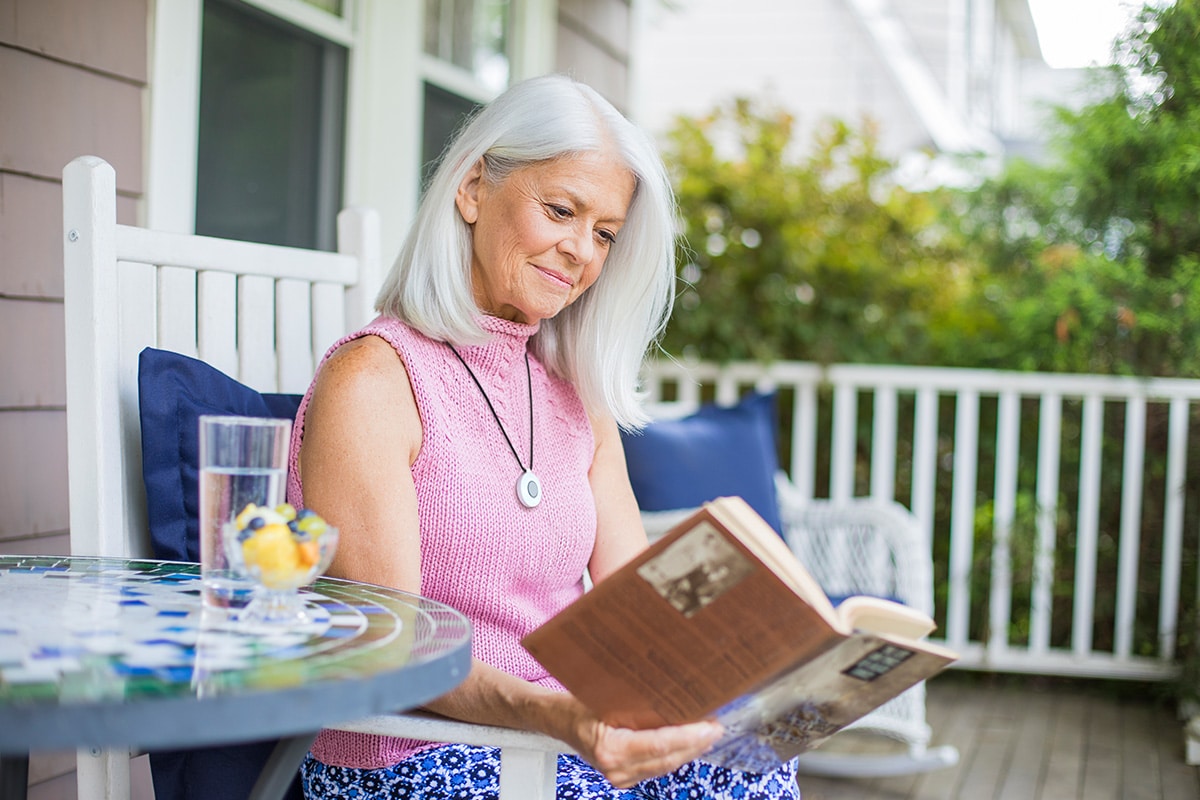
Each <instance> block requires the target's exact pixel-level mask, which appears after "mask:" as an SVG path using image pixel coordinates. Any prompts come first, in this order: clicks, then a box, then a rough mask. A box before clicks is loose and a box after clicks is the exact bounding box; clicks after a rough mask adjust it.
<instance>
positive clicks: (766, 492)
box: [622, 393, 783, 531]
mask: <svg viewBox="0 0 1200 800" xmlns="http://www.w3.org/2000/svg"><path fill="white" fill-rule="evenodd" d="M622 440H623V442H624V445H625V458H626V461H627V462H628V464H629V479H630V481H631V482H632V483H633V493H634V495H636V497H637V501H638V507H639V508H641V509H642V510H643V511H669V510H672V509H679V508H695V507H696V506H699V505H700V504H701V503H704V502H707V501H709V500H712V499H714V498H717V497H723V496H728V495H738V496H740V497H741V498H742V499H744V500H745V501H746V502H747V503H749V504H750V506H751V507H753V508H754V510H755V511H757V512H758V513H759V514H760V515H761V516H762V518H763V519H765V520H766V521H767V522H768V523H770V525H771V527H773V528H774V529H775V530H776V531H782V530H783V523H782V522H781V521H780V517H779V505H778V500H777V497H776V493H775V473H776V472H777V471H778V469H779V457H778V454H777V452H776V449H775V395H774V393H770V394H762V393H751V394H748V395H746V396H745V397H743V398H742V399H741V400H740V401H739V402H738V403H737V404H736V405H733V406H724V407H722V406H717V405H705V406H702V407H701V408H700V410H698V411H697V412H696V413H695V414H693V415H691V416H689V417H684V418H682V419H669V420H658V421H655V422H652V423H650V424H649V425H647V426H646V427H645V428H644V429H642V430H641V431H640V432H638V433H626V434H623V435H622Z"/></svg>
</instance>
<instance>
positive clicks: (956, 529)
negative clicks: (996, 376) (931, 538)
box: [946, 389, 979, 647]
mask: <svg viewBox="0 0 1200 800" xmlns="http://www.w3.org/2000/svg"><path fill="white" fill-rule="evenodd" d="M978 459H979V392H977V391H976V390H974V389H963V390H961V391H960V392H959V393H958V396H957V398H955V413H954V483H953V488H952V490H951V500H950V505H951V508H950V601H949V606H948V607H947V609H946V639H947V640H948V641H949V642H950V645H951V647H955V646H957V647H962V646H964V645H965V644H966V643H967V641H968V640H969V639H970V631H969V623H970V619H971V573H972V571H973V570H972V563H973V561H974V555H975V480H976V463H977V462H978Z"/></svg>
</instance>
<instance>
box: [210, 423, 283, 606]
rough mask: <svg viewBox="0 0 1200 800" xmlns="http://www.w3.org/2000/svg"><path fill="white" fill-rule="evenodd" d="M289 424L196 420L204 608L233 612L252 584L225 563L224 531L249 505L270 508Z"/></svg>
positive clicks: (279, 484)
mask: <svg viewBox="0 0 1200 800" xmlns="http://www.w3.org/2000/svg"><path fill="white" fill-rule="evenodd" d="M291 434H292V422H291V420H288V419H270V418H266V417H225V416H207V415H206V416H202V417H200V576H201V586H202V590H201V591H202V597H203V601H204V605H206V606H209V607H211V608H218V609H222V610H225V611H228V612H231V613H234V614H236V613H237V612H238V611H239V610H240V609H242V608H245V606H246V605H248V604H249V603H250V601H251V600H252V599H253V595H254V587H255V582H254V581H253V580H252V579H251V578H250V577H249V576H248V575H245V574H244V573H242V572H241V571H239V570H237V569H236V568H235V567H234V566H233V565H232V564H230V561H229V556H228V554H227V553H226V550H225V529H226V528H227V527H232V526H233V525H234V518H236V517H237V515H238V513H239V512H240V511H241V510H242V509H244V508H245V507H246V506H247V505H249V504H250V503H254V504H255V505H259V506H266V507H268V508H274V507H275V506H277V505H279V504H280V503H282V502H283V501H284V494H285V492H286V490H287V459H288V447H289V444H290V441H291Z"/></svg>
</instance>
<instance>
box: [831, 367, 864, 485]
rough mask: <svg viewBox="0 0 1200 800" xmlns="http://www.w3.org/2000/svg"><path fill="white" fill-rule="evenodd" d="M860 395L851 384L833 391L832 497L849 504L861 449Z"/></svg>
mask: <svg viewBox="0 0 1200 800" xmlns="http://www.w3.org/2000/svg"><path fill="white" fill-rule="evenodd" d="M857 425H858V392H857V390H856V389H855V388H854V386H853V385H852V384H850V383H837V384H835V385H834V389H833V443H832V445H831V453H830V458H829V496H830V497H831V498H832V499H834V500H849V499H850V498H851V497H853V496H854V467H855V461H856V456H857V454H858V447H857V444H856V438H857V437H856V434H857V431H856V428H857Z"/></svg>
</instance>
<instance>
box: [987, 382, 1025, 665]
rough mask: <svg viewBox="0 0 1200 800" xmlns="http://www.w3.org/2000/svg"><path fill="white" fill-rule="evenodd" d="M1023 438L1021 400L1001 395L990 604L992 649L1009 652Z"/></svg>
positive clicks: (1014, 395) (1004, 394)
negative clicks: (1019, 459) (1020, 459)
mask: <svg viewBox="0 0 1200 800" xmlns="http://www.w3.org/2000/svg"><path fill="white" fill-rule="evenodd" d="M1020 438H1021V398H1020V396H1019V395H1018V394H1017V393H1016V392H1015V391H1013V390H1008V391H1005V392H1002V393H1001V394H1000V404H999V408H998V409H997V421H996V498H995V503H994V512H993V519H992V591H991V598H990V600H989V604H988V611H989V614H988V618H989V620H990V625H989V627H990V628H991V636H990V637H989V640H988V649H989V650H992V651H997V652H999V651H1003V650H1007V649H1008V625H1009V621H1010V620H1011V619H1012V528H1013V519H1014V517H1015V515H1016V506H1017V449H1018V448H1017V445H1018V443H1019V441H1020Z"/></svg>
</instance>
